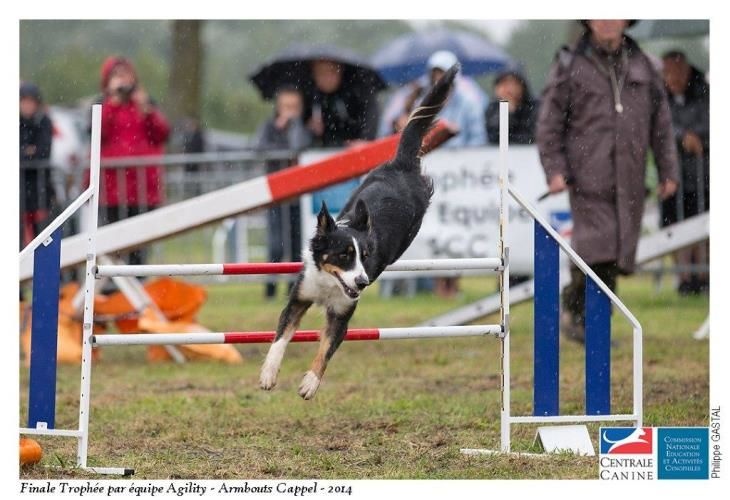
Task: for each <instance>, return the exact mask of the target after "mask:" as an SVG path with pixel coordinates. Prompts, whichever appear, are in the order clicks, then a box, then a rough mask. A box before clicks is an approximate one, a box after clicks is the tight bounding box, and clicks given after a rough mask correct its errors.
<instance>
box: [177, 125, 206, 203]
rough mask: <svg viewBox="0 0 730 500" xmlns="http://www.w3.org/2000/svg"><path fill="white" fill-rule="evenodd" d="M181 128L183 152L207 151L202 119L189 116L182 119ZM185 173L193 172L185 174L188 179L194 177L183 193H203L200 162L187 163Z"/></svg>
mask: <svg viewBox="0 0 730 500" xmlns="http://www.w3.org/2000/svg"><path fill="white" fill-rule="evenodd" d="M180 129H181V136H182V152H183V153H184V154H198V153H202V152H204V151H205V135H204V134H203V128H202V127H201V125H200V120H198V119H197V118H195V117H192V116H187V117H185V118H183V119H182V120H181V124H180ZM185 173H186V174H192V175H191V176H188V175H186V176H185V177H186V179H190V177H192V182H191V183H190V185H188V184H187V183H186V186H185V188H186V189H184V190H183V193H186V198H188V197H193V196H200V195H201V194H203V190H202V189H201V180H202V179H201V176H200V164H199V163H192V162H191V163H186V164H185Z"/></svg>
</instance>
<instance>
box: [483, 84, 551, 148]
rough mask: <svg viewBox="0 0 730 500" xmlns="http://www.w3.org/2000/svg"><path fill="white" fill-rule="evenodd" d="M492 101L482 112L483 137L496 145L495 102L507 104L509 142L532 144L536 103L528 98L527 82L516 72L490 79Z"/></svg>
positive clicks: (497, 127) (497, 120)
mask: <svg viewBox="0 0 730 500" xmlns="http://www.w3.org/2000/svg"><path fill="white" fill-rule="evenodd" d="M494 97H495V100H494V101H492V102H491V103H489V106H488V107H487V112H486V113H485V118H486V126H487V137H488V139H489V142H490V143H491V144H499V101H507V102H509V143H510V144H533V143H534V142H535V126H536V124H537V112H538V105H539V102H538V101H537V100H536V99H534V98H533V97H532V94H531V93H530V88H529V86H528V85H527V80H525V77H524V76H523V75H522V74H521V73H519V72H518V71H515V70H511V71H505V72H502V73H500V74H499V75H497V78H496V79H495V80H494Z"/></svg>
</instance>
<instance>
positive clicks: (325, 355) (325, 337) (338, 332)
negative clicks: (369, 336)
mask: <svg viewBox="0 0 730 500" xmlns="http://www.w3.org/2000/svg"><path fill="white" fill-rule="evenodd" d="M355 307H356V306H355V305H353V306H352V307H351V308H350V309H348V310H347V311H346V312H345V313H344V314H336V313H335V312H334V311H333V310H332V309H328V310H327V327H326V328H325V329H324V331H323V332H322V333H321V334H320V338H319V350H318V351H317V356H315V358H314V361H312V366H311V368H310V369H309V371H308V372H307V373H305V374H304V378H302V382H301V383H300V384H299V395H300V396H301V397H303V398H304V399H312V398H313V397H314V395H315V394H316V393H317V389H319V383H320V382H321V381H322V376H323V375H324V371H325V370H326V369H327V364H328V363H329V361H330V359H332V356H333V355H334V354H335V351H337V348H338V347H340V344H341V343H342V341H343V340H344V339H345V335H347V324H348V323H349V322H350V318H352V314H353V313H354V312H355Z"/></svg>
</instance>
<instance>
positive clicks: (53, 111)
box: [48, 106, 89, 204]
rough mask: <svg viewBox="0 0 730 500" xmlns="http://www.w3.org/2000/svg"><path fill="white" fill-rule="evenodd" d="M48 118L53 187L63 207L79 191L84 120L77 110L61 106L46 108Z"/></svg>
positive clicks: (83, 160)
mask: <svg viewBox="0 0 730 500" xmlns="http://www.w3.org/2000/svg"><path fill="white" fill-rule="evenodd" d="M48 115H49V117H50V118H51V121H52V122H53V139H52V143H51V159H50V163H51V166H52V167H53V168H54V172H53V174H54V175H53V184H54V187H55V191H56V196H57V198H58V200H59V202H61V203H62V204H63V203H67V202H69V201H71V200H73V199H74V198H75V197H76V196H78V195H79V194H80V192H81V190H80V187H81V179H82V174H83V170H84V168H85V167H86V164H87V163H88V158H89V136H88V132H87V130H88V117H87V116H86V114H85V113H84V112H83V111H82V110H80V109H76V108H65V107H61V106H50V107H49V109H48Z"/></svg>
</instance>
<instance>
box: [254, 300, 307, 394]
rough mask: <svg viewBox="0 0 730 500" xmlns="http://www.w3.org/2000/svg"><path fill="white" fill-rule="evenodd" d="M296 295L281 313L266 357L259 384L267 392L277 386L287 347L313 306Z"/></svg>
mask: <svg viewBox="0 0 730 500" xmlns="http://www.w3.org/2000/svg"><path fill="white" fill-rule="evenodd" d="M295 295H296V294H295V293H294V294H292V297H291V298H290V299H289V302H288V303H287V305H286V307H285V308H284V310H283V311H281V316H279V326H278V327H277V328H276V337H274V341H273V343H272V344H271V347H270V348H269V353H268V354H267V355H266V360H265V361H264V364H263V366H262V367H261V376H260V378H259V382H260V383H261V388H262V389H264V390H267V391H268V390H271V389H272V388H273V387H274V386H275V385H276V377H277V376H278V375H279V368H280V367H281V360H282V359H283V358H284V351H286V346H287V344H288V343H289V341H290V340H291V339H292V337H293V336H294V333H295V332H296V331H297V328H298V327H299V322H300V321H301V319H302V316H304V313H306V312H307V309H309V306H311V305H312V303H311V302H309V301H302V300H298V299H296V298H295Z"/></svg>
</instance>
